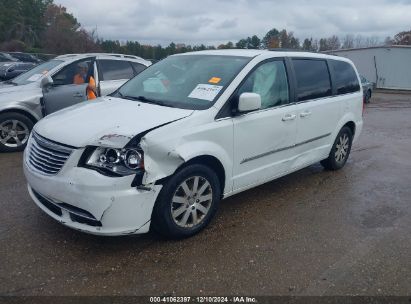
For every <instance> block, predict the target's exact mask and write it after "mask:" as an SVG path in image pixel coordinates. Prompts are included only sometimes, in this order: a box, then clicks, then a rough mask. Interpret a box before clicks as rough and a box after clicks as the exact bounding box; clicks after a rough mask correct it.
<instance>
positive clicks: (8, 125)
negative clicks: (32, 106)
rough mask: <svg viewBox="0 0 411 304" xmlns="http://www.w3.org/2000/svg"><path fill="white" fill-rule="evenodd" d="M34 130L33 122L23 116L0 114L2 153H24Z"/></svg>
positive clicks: (10, 113) (9, 113)
mask: <svg viewBox="0 0 411 304" xmlns="http://www.w3.org/2000/svg"><path fill="white" fill-rule="evenodd" d="M32 129H33V122H32V121H31V119H30V118H28V117H27V116H25V115H23V114H20V113H14V112H7V113H2V114H0V152H16V151H23V150H24V148H25V147H26V145H27V141H28V139H29V136H30V132H31V130H32Z"/></svg>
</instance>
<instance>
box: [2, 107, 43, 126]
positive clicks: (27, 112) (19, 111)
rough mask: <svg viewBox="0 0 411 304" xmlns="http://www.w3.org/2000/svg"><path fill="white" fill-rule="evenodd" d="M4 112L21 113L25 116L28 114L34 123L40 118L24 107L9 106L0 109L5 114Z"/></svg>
mask: <svg viewBox="0 0 411 304" xmlns="http://www.w3.org/2000/svg"><path fill="white" fill-rule="evenodd" d="M4 113H19V114H22V115H24V116H27V117H28V118H29V119H30V120H31V121H32V122H33V125H34V124H36V123H37V122H38V121H39V118H38V117H36V116H35V115H34V114H33V113H31V112H30V111H27V110H24V109H20V108H7V109H3V110H1V111H0V114H4Z"/></svg>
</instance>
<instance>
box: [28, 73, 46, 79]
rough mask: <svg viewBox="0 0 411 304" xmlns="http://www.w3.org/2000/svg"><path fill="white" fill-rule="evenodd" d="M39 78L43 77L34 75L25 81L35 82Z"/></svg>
mask: <svg viewBox="0 0 411 304" xmlns="http://www.w3.org/2000/svg"><path fill="white" fill-rule="evenodd" d="M41 76H43V74H34V75H33V76H31V77H30V78H29V79H27V81H36V80H39V79H40V78H41Z"/></svg>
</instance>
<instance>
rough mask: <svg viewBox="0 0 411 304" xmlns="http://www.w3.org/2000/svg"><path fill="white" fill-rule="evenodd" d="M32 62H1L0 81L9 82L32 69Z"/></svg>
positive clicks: (34, 64) (33, 64)
mask: <svg viewBox="0 0 411 304" xmlns="http://www.w3.org/2000/svg"><path fill="white" fill-rule="evenodd" d="M36 65H37V64H36V63H33V62H20V61H16V62H3V63H1V64H0V81H5V80H10V79H13V78H14V77H17V76H19V75H20V74H23V73H25V72H27V71H28V70H31V69H32V68H34V67H35V66H36Z"/></svg>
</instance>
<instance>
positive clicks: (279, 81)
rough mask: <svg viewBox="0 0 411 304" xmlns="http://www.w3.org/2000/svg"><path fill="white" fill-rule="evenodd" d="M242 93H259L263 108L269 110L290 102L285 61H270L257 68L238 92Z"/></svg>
mask: <svg viewBox="0 0 411 304" xmlns="http://www.w3.org/2000/svg"><path fill="white" fill-rule="evenodd" d="M242 93H257V94H259V95H260V96H261V108H262V109H267V108H271V107H276V106H280V105H284V104H287V103H288V102H289V91H288V81H287V73H286V70H285V65H284V62H283V61H280V60H277V61H270V62H266V63H263V64H262V65H260V66H259V67H257V68H256V69H255V70H254V71H253V72H252V73H251V74H250V75H249V76H248V77H247V79H246V80H245V82H243V84H242V85H241V87H240V88H239V90H238V94H237V95H238V96H240V95H241V94H242Z"/></svg>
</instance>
